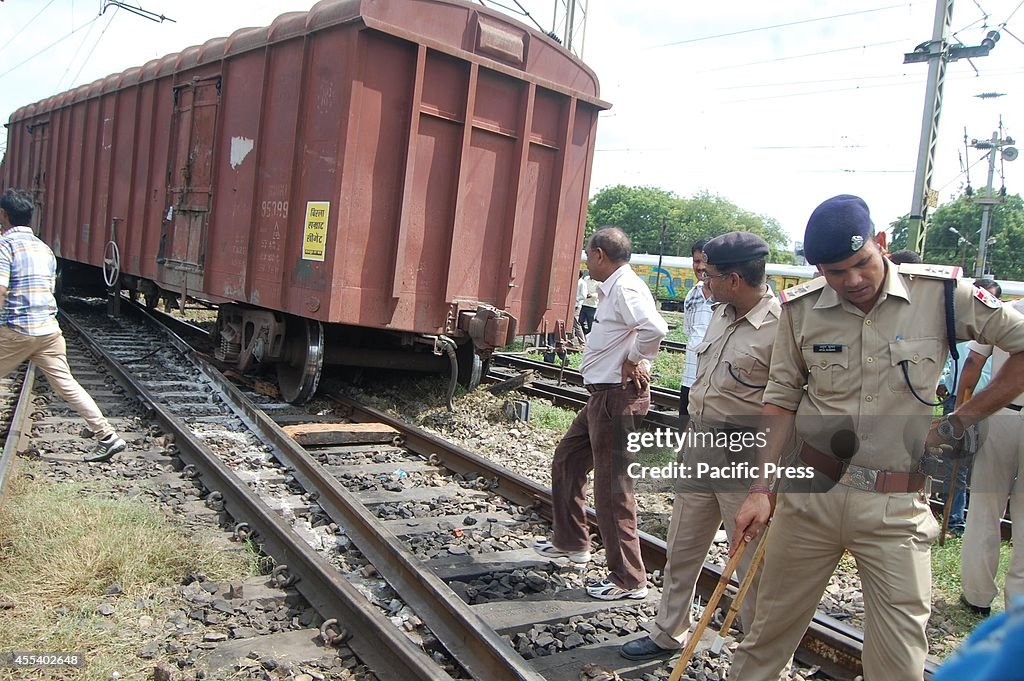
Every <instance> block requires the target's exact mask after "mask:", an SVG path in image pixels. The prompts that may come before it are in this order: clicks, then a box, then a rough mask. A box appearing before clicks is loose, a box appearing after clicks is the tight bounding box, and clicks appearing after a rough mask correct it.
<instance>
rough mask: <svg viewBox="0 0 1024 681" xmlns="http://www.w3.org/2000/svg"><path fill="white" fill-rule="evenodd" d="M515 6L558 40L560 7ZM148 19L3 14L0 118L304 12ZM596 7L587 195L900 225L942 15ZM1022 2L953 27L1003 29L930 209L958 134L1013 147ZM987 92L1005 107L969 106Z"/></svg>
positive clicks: (964, 35)
mask: <svg viewBox="0 0 1024 681" xmlns="http://www.w3.org/2000/svg"><path fill="white" fill-rule="evenodd" d="M520 1H521V2H522V4H523V5H524V6H526V7H527V8H528V9H530V10H531V11H532V12H533V13H534V18H535V19H536V20H537V21H538V22H539V23H540V24H541V25H542V26H543V27H544V28H545V29H548V28H551V24H552V20H553V9H552V8H553V3H554V2H557V1H558V0H520ZM141 4H142V6H143V7H144V8H146V9H149V10H153V11H155V12H157V13H164V14H166V15H168V16H169V17H171V18H173V19H175V20H176V23H170V22H166V23H163V24H158V23H154V22H151V21H147V20H145V19H142V18H140V17H137V16H133V15H132V14H130V13H129V12H127V11H125V10H123V9H121V10H118V9H116V8H114V7H110V8H108V9H107V10H106V12H105V14H103V15H102V16H100V15H99V11H100V9H101V7H102V3H101V2H100V0H5V1H4V2H3V3H2V4H0V92H2V94H0V119H2V120H4V121H6V120H7V119H8V117H9V116H10V114H11V112H12V111H14V110H15V109H17V108H18V107H20V106H22V105H24V104H28V103H31V102H34V101H37V100H39V99H42V98H44V97H47V96H50V95H52V94H55V93H57V92H60V91H63V90H66V89H69V88H71V87H74V86H76V85H80V84H82V83H88V82H91V81H93V80H96V79H98V78H101V77H103V76H106V75H108V74H109V73H112V72H115V71H120V70H123V69H125V68H128V67H131V66H138V65H141V64H143V63H144V62H146V61H148V60H149V59H152V58H155V57H161V56H163V55H165V54H167V53H170V52H175V51H178V50H180V49H182V48H184V47H187V46H189V45H193V44H197V43H202V42H204V41H205V40H207V39H209V38H212V37H216V36H221V35H228V34H230V33H231V32H232V31H234V30H235V29H237V28H241V27H243V26H258V25H266V24H267V23H269V22H270V21H272V20H273V18H274V17H275V16H277V15H278V14H280V13H282V12H285V11H289V10H305V9H308V8H309V7H311V6H312V5H313V4H314V3H313V2H311V1H310V0H278V1H276V2H272V1H270V0H173V2H172V1H171V0H141ZM503 4H508V5H514V4H515V3H514V0H503ZM589 4H590V12H589V17H588V22H587V27H586V41H585V45H584V59H585V61H587V63H588V64H590V66H591V67H592V68H593V69H594V71H595V72H596V73H597V75H598V77H599V78H600V80H601V87H602V93H601V94H602V97H603V98H604V99H606V100H608V101H609V102H611V103H612V104H613V108H612V110H611V111H609V112H607V113H606V114H604V115H602V117H601V121H600V124H599V126H598V131H599V132H598V141H597V151H598V153H597V155H596V161H595V163H594V174H593V180H592V182H591V192H595V191H597V190H598V189H600V188H601V187H604V186H609V185H613V184H619V183H623V184H645V185H653V186H657V187H662V188H665V189H670V190H672V191H675V192H677V193H678V194H680V195H682V196H689V195H691V194H693V193H694V192H697V191H699V190H702V189H706V190H709V191H711V192H714V193H717V194H721V195H723V196H725V197H727V198H729V199H730V200H732V201H734V202H735V203H736V204H738V205H739V206H741V207H743V208H745V209H747V210H751V211H754V212H757V213H762V214H764V215H767V216H770V217H774V218H775V219H777V220H778V221H779V222H780V223H781V224H782V226H783V228H784V229H785V230H786V231H787V232H789V234H790V235H791V236H792V237H794V238H796V239H799V238H801V236H802V232H803V228H804V225H805V223H806V220H807V216H808V215H809V214H810V212H811V210H813V208H814V206H815V205H817V204H818V203H819V202H820V201H822V200H823V199H825V198H828V197H829V196H832V195H834V194H839V193H854V194H859V195H861V196H863V197H864V198H865V199H866V200H867V202H868V204H869V205H870V206H871V209H872V213H873V216H874V218H875V222H876V224H878V225H880V226H881V225H885V224H888V223H889V222H891V221H892V220H894V219H896V218H897V217H899V216H900V215H903V214H905V213H907V212H909V210H910V205H911V199H912V189H913V181H914V168H915V165H916V160H917V149H918V142H919V137H920V131H921V119H922V111H923V105H924V93H925V80H926V74H927V71H928V67H927V65H926V64H909V65H904V64H903V63H902V62H903V53H904V52H910V51H912V50H913V48H914V46H915V45H917V44H919V43H921V42H924V41H926V40H928V39H930V37H931V33H932V24H933V17H934V12H935V0H915V1H911V2H903V3H898V2H895V1H894V0H874V1H871V0H853V1H851V0H813V1H811V0H785V1H783V2H764V1H763V0H730V1H728V2H717V3H703V2H701V3H697V2H683V1H679V0H590V2H589ZM1021 4H1022V0H960V1H959V2H957V3H956V6H955V8H954V12H953V20H952V28H953V31H954V32H955V33H956V36H957V37H958V38H959V39H960V40H962V41H963V43H964V44H967V45H978V44H979V43H980V42H981V40H982V38H984V37H985V33H986V32H987V31H988V30H991V29H995V28H998V26H999V25H1000V24H1002V23H1003V22H1006V28H1007V29H1008V31H1007V30H1003V32H1002V40H1000V42H999V43H998V45H997V46H996V48H995V49H994V50H993V51H992V54H991V55H990V56H988V57H983V58H979V59H975V60H973V62H974V67H976V68H977V71H978V72H977V73H976V72H975V70H974V68H972V66H971V64H970V63H968V62H967V61H966V60H961V61H958V62H954V63H951V64H950V65H949V68H948V71H947V78H946V86H945V96H944V100H943V111H942V119H941V123H940V134H939V145H938V149H937V156H936V168H935V176H934V182H933V188H934V189H937V190H938V191H939V192H940V202H945V201H948V200H950V199H951V198H952V197H953V196H955V195H956V194H958V193H959V192H960V190H961V189H962V187H963V183H964V180H965V177H964V175H963V174H962V173H961V165H960V159H959V156H963V157H964V161H965V162H966V163H968V164H973V168H972V169H971V170H970V179H971V182H972V184H973V185H974V186H975V187H980V186H983V185H984V184H985V182H986V173H987V161H986V160H985V159H984V157H983V156H982V154H981V152H979V151H976V150H974V149H971V150H969V151H966V152H965V150H964V142H963V135H964V127H965V126H966V128H967V133H968V136H969V137H970V138H980V139H987V138H989V137H990V136H991V135H992V133H993V132H994V131H995V130H996V128H997V126H998V123H999V116H1000V114H1001V115H1002V116H1003V123H1004V136H1007V135H1008V136H1012V137H1014V138H1015V139H1016V138H1018V137H1024V44H1022V43H1021V39H1024V8H1021ZM1015 10H1017V11H1016V14H1014V11H1015ZM986 13H987V14H988V17H987V19H986ZM522 19H523V20H524V21H526V22H527V23H530V24H531V25H532V22H530V21H529V20H528V19H525V18H522ZM786 24H788V25H786ZM769 27H770V28H769ZM1011 33H1012V34H1015V35H1016V36H1018V37H1019V39H1018V38H1015V37H1014V35H1011ZM726 34H735V35H726ZM58 41H59V42H58ZM55 42H56V45H53V46H52V47H50V46H51V45H52V44H53V43H55ZM40 51H41V53H40ZM37 53H39V54H38V56H33V55H36V54H37ZM985 92H1001V93H1005V94H1006V96H1004V97H999V98H996V99H979V98H977V97H975V95H977V94H980V93H985ZM1021 142H1022V143H1024V139H1021ZM0 144H2V142H0ZM1001 165H1004V166H1005V171H1006V187H1007V190H1008V191H1009V192H1011V193H1024V186H1022V185H1024V159H1020V160H1018V161H1016V162H1014V163H1005V164H1000V163H998V162H997V164H996V178H995V184H996V186H997V187H998V186H999V185H1000V167H1001Z"/></svg>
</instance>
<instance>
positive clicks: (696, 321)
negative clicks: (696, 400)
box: [679, 239, 713, 429]
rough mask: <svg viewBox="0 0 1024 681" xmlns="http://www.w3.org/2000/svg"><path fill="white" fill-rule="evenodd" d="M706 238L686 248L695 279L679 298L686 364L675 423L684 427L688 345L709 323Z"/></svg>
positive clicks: (689, 382) (693, 359) (690, 370)
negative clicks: (683, 296) (681, 304)
mask: <svg viewBox="0 0 1024 681" xmlns="http://www.w3.org/2000/svg"><path fill="white" fill-rule="evenodd" d="M707 242H708V240H707V239H698V240H697V241H695V242H694V244H693V246H691V247H690V254H691V255H692V256H693V276H694V277H696V278H697V281H696V283H694V285H693V288H691V289H690V290H689V291H687V293H686V298H685V299H683V330H684V331H686V358H685V361H686V364H685V365H684V366H683V379H682V381H681V384H680V386H679V425H680V428H681V429H682V428H685V427H686V424H687V423H688V422H689V420H690V415H689V413H688V408H689V403H690V388H692V387H693V382H694V381H695V380H697V353H696V352H693V350H692V348H695V347H697V346H698V345H700V344H701V343H702V342H703V341H704V334H705V333H707V330H708V324H710V323H711V315H712V313H713V311H712V309H711V303H712V302H713V301H712V300H711V294H710V293H708V292H707V291H706V289H705V288H704V274H705V272H706V270H707V266H706V265H705V263H706V262H707V261H706V260H705V258H704V246H705V244H707Z"/></svg>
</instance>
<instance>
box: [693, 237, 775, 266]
mask: <svg viewBox="0 0 1024 681" xmlns="http://www.w3.org/2000/svg"><path fill="white" fill-rule="evenodd" d="M767 255H768V242H766V241H765V240H764V239H762V238H761V237H759V236H758V235H756V234H753V233H751V232H727V233H725V234H722V235H721V236H716V237H715V238H714V239H712V240H711V241H709V242H707V243H706V244H704V259H705V260H706V261H707V263H708V264H709V265H714V266H715V267H722V266H724V265H735V264H736V263H741V262H750V261H751V260H757V259H758V258H764V257H766V256H767Z"/></svg>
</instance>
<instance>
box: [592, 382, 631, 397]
mask: <svg viewBox="0 0 1024 681" xmlns="http://www.w3.org/2000/svg"><path fill="white" fill-rule="evenodd" d="M583 387H584V388H586V389H587V392H588V393H590V394H591V395H593V394H594V393H599V392H601V391H602V390H612V389H613V388H621V387H622V384H621V383H588V384H586V385H584V386H583Z"/></svg>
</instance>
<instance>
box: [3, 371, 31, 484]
mask: <svg viewBox="0 0 1024 681" xmlns="http://www.w3.org/2000/svg"><path fill="white" fill-rule="evenodd" d="M35 378H36V365H35V364H33V363H32V362H29V363H28V366H27V367H25V377H24V378H23V379H22V381H21V392H20V393H19V395H18V404H17V406H15V408H14V411H13V412H12V413H11V423H10V426H9V427H8V429H7V439H6V440H5V441H4V451H3V455H0V499H3V498H4V493H5V491H6V489H7V482H8V480H9V478H10V475H11V473H12V472H13V471H14V462H15V461H16V460H17V454H18V447H19V446H20V445H21V441H22V438H24V437H25V436H26V435H28V432H29V431H30V430H31V429H32V422H31V419H30V418H29V417H30V414H31V413H32V388H33V387H34V386H35Z"/></svg>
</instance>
